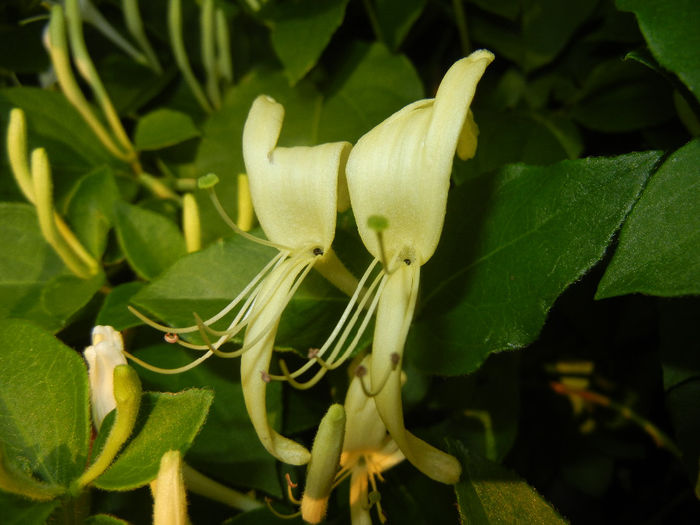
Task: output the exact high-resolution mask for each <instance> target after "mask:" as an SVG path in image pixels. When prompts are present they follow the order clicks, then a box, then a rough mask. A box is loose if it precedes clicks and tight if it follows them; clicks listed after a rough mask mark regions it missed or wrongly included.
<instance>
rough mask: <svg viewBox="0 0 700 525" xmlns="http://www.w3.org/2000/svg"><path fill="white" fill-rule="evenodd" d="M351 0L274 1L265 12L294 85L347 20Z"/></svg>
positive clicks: (276, 44) (277, 48)
mask: <svg viewBox="0 0 700 525" xmlns="http://www.w3.org/2000/svg"><path fill="white" fill-rule="evenodd" d="M347 3H348V0H326V1H324V2H317V1H316V0H293V1H290V2H279V3H276V4H272V3H271V4H270V5H271V7H270V8H269V9H267V10H266V11H265V12H264V14H263V16H264V17H265V18H266V22H267V25H268V26H269V27H270V30H271V40H272V46H273V47H274V48H275V52H276V53H277V56H279V58H280V60H281V61H282V64H284V68H285V72H286V74H287V77H288V79H289V82H290V83H291V84H292V85H294V84H296V83H297V82H298V81H299V80H301V78H303V77H304V75H306V73H308V72H309V70H310V69H311V68H312V67H314V65H316V62H317V61H318V59H319V57H320V56H321V53H322V52H323V50H324V49H325V48H326V46H327V45H328V42H330V40H331V37H332V36H333V33H335V31H336V29H338V27H339V26H340V24H341V23H342V22H343V17H344V16H345V6H346V5H347Z"/></svg>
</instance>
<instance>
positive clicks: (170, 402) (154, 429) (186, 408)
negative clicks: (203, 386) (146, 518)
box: [95, 389, 213, 490]
mask: <svg viewBox="0 0 700 525" xmlns="http://www.w3.org/2000/svg"><path fill="white" fill-rule="evenodd" d="M212 398H213V394H212V392H210V391H206V390H197V389H193V390H186V391H184V392H179V393H177V394H169V393H156V392H147V393H145V394H143V397H142V399H141V409H140V411H139V416H138V420H137V422H136V427H135V428H134V432H133V433H132V436H134V437H133V439H132V440H131V441H130V442H128V443H127V445H126V446H125V448H124V449H123V450H122V452H121V453H120V454H119V456H118V457H117V460H116V461H115V462H114V463H113V464H112V466H111V467H110V468H109V469H108V470H107V471H106V472H105V473H104V474H102V475H101V476H100V477H99V478H97V480H96V481H95V486H97V487H99V488H101V489H104V490H131V489H134V488H137V487H140V486H143V485H145V484H146V483H149V482H150V481H152V480H153V479H155V477H156V476H157V474H158V468H159V466H160V458H161V457H162V456H163V454H165V453H166V452H167V451H168V450H179V451H180V452H183V453H184V452H185V451H186V450H187V449H188V448H189V446H190V445H191V444H192V441H193V440H194V438H195V436H196V435H197V432H199V429H200V428H201V426H202V424H203V423H204V420H205V418H206V415H207V412H208V410H209V405H210V404H211V402H212Z"/></svg>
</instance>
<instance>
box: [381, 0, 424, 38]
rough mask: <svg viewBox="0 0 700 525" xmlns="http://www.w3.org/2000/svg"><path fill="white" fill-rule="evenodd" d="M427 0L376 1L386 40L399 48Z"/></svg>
mask: <svg viewBox="0 0 700 525" xmlns="http://www.w3.org/2000/svg"><path fill="white" fill-rule="evenodd" d="M425 3H426V0H377V1H375V2H374V5H375V10H376V13H377V22H379V27H380V29H381V32H382V37H383V39H384V42H386V43H387V45H388V46H389V47H390V48H391V49H394V50H396V49H398V48H399V47H400V46H401V43H402V42H403V41H404V39H405V38H406V35H407V34H408V31H409V30H410V29H411V26H412V25H413V24H414V22H415V21H416V20H417V19H418V17H419V16H420V14H421V13H422V12H423V8H425Z"/></svg>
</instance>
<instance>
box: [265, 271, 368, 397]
mask: <svg viewBox="0 0 700 525" xmlns="http://www.w3.org/2000/svg"><path fill="white" fill-rule="evenodd" d="M378 262H379V261H378V259H374V260H373V261H372V263H371V264H370V265H369V267H368V268H367V270H366V271H365V273H364V275H363V276H362V278H361V279H360V281H359V283H358V284H357V287H356V289H355V293H353V295H352V297H351V298H350V301H349V302H348V305H347V306H346V307H345V311H344V312H343V314H342V316H341V317H340V320H339V321H338V323H337V324H336V325H335V327H334V328H333V331H332V332H331V334H330V335H329V336H328V339H326V341H325V343H324V344H323V345H322V346H321V348H319V349H318V350H315V351H314V352H313V354H311V353H310V355H309V358H310V361H308V362H307V363H306V364H304V365H303V366H301V367H300V368H298V369H297V370H295V371H294V372H292V373H291V374H289V375H283V376H274V375H273V376H271V379H274V380H277V381H283V380H289V378H290V377H291V378H292V379H294V378H297V377H299V376H300V375H302V374H303V373H304V372H306V371H307V370H309V369H310V368H311V367H312V366H313V365H314V364H315V363H318V364H319V365H320V366H322V367H324V368H326V367H327V365H326V362H325V361H324V360H323V359H322V358H321V356H323V354H324V353H325V352H326V351H327V350H328V349H329V348H330V347H331V345H332V344H333V341H334V340H335V339H336V337H337V336H338V333H339V332H340V330H341V329H342V328H343V325H344V324H345V323H346V321H347V319H348V317H349V315H350V313H351V312H352V311H353V309H355V305H356V304H357V309H355V312H354V314H353V316H352V318H351V319H350V322H348V323H347V325H346V326H345V331H344V332H343V334H342V336H341V338H340V340H339V341H338V344H339V345H342V344H343V343H345V340H346V339H347V337H348V335H349V333H350V330H352V328H353V327H354V326H355V324H356V323H357V319H358V318H359V315H360V312H362V310H363V309H364V306H365V304H366V303H367V301H368V300H369V298H370V297H371V296H372V293H373V291H374V289H375V288H376V285H377V283H378V280H379V278H380V277H381V274H380V275H378V276H377V278H375V280H374V282H373V283H372V284H371V285H370V287H369V289H368V290H367V291H366V292H365V293H364V295H363V296H362V299H361V300H360V302H359V304H358V303H357V300H358V297H359V296H360V293H361V292H362V290H363V289H364V285H365V283H366V282H367V279H368V278H369V276H370V275H371V274H372V271H373V270H374V268H375V266H376V265H377V263H378ZM319 379H320V378H319ZM298 384H300V383H298Z"/></svg>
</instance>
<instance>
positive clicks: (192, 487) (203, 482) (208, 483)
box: [182, 463, 262, 511]
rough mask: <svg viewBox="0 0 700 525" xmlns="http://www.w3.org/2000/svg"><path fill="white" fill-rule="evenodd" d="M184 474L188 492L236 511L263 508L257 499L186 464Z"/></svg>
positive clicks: (183, 469)
mask: <svg viewBox="0 0 700 525" xmlns="http://www.w3.org/2000/svg"><path fill="white" fill-rule="evenodd" d="M182 472H183V474H184V476H185V485H186V486H187V490H189V491H190V492H194V493H195V494H199V495H200V496H204V497H206V498H209V499H211V500H214V501H218V502H219V503H223V504H224V505H228V506H229V507H233V508H234V509H238V510H242V511H247V510H253V509H257V508H260V507H262V503H260V502H259V501H258V500H256V499H255V498H252V497H250V496H247V495H246V494H243V493H241V492H238V491H237V490H233V489H231V488H228V487H226V486H224V485H222V484H221V483H219V482H217V481H214V480H213V479H211V478H208V477H207V476H205V475H204V474H202V473H201V472H198V471H196V470H195V469H193V468H192V467H190V466H189V465H188V464H186V463H185V464H184V465H183V468H182Z"/></svg>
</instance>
